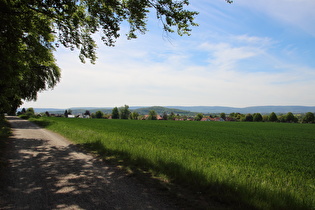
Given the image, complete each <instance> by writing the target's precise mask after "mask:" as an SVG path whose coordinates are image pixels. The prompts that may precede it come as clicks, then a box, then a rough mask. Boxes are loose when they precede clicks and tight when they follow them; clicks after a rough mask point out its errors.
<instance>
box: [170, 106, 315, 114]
mask: <svg viewBox="0 0 315 210" xmlns="http://www.w3.org/2000/svg"><path fill="white" fill-rule="evenodd" d="M167 107H168V108H174V109H182V110H187V111H191V112H200V113H205V114H206V113H221V112H224V113H232V112H236V113H242V114H247V113H261V114H266V113H271V112H275V113H288V112H292V113H306V112H315V106H251V107H245V108H235V107H225V106H167Z"/></svg>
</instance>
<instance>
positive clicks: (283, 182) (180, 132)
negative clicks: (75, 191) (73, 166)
mask: <svg viewBox="0 0 315 210" xmlns="http://www.w3.org/2000/svg"><path fill="white" fill-rule="evenodd" d="M49 120H50V121H51V122H53V123H49V124H47V125H48V127H49V129H51V130H54V131H56V132H59V133H61V134H63V135H64V136H66V137H68V138H69V139H71V140H73V141H75V142H76V143H79V144H83V145H85V146H87V147H89V148H91V149H93V150H96V151H98V152H100V153H102V154H105V155H107V156H115V157H117V158H121V159H123V160H124V161H125V162H127V163H128V164H129V163H130V164H136V165H139V166H140V167H142V168H145V169H148V170H151V171H152V172H153V173H155V174H157V175H159V176H161V177H165V178H166V179H168V180H170V181H172V182H176V183H179V184H184V185H187V186H189V187H190V188H191V189H193V190H195V191H199V192H201V193H204V194H205V195H207V196H209V197H211V198H212V199H217V200H220V201H221V202H225V203H226V202H229V203H231V205H234V206H238V207H240V208H243V207H245V206H246V207H251V208H258V209H261V208H262V209H315V179H314V177H315V125H312V124H278V123H277V124H276V123H233V122H178V121H131V120H129V121H128V120H97V119H65V118H49Z"/></svg>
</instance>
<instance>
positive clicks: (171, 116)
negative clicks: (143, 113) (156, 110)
mask: <svg viewBox="0 0 315 210" xmlns="http://www.w3.org/2000/svg"><path fill="white" fill-rule="evenodd" d="M175 118H176V115H175V114H174V112H171V114H170V115H169V116H168V119H169V120H175Z"/></svg>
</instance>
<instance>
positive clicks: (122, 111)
mask: <svg viewBox="0 0 315 210" xmlns="http://www.w3.org/2000/svg"><path fill="white" fill-rule="evenodd" d="M130 113H131V112H130V111H129V106H128V105H125V106H123V107H120V108H119V115H120V119H128V118H129V115H130Z"/></svg>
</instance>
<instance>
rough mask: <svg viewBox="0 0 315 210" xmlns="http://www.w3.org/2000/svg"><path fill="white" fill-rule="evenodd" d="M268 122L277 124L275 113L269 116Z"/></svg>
mask: <svg viewBox="0 0 315 210" xmlns="http://www.w3.org/2000/svg"><path fill="white" fill-rule="evenodd" d="M269 121H270V122H277V121H278V117H277V115H276V113H274V112H272V113H271V114H270V115H269Z"/></svg>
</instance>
